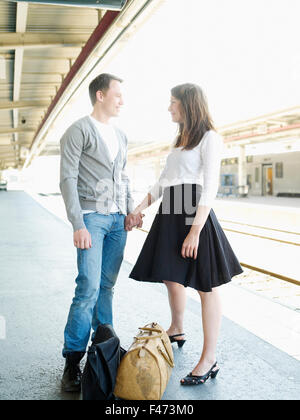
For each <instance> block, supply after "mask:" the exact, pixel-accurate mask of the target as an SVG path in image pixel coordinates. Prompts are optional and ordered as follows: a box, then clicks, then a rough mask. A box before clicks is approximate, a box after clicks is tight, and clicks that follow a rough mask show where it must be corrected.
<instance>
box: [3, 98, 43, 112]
mask: <svg viewBox="0 0 300 420" xmlns="http://www.w3.org/2000/svg"><path fill="white" fill-rule="evenodd" d="M47 106H49V101H45V100H39V101H1V102H0V111H3V110H5V111H7V110H12V109H26V108H46V107H47Z"/></svg>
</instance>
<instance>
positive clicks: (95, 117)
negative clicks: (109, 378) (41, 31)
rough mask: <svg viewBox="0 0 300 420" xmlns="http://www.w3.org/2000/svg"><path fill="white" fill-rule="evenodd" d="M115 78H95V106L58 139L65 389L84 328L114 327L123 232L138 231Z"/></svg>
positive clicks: (74, 385) (75, 372) (74, 382)
mask: <svg viewBox="0 0 300 420" xmlns="http://www.w3.org/2000/svg"><path fill="white" fill-rule="evenodd" d="M121 83H122V80H121V79H119V78H118V77H115V76H112V75H110V74H101V75H100V76H98V77H97V78H96V79H95V80H93V81H92V82H91V84H90V86H89V93H90V98H91V102H92V105H93V107H94V109H93V112H92V114H91V115H90V116H86V117H84V118H82V119H80V120H79V121H77V122H75V123H74V124H73V125H72V126H71V127H70V128H68V130H67V131H66V132H65V134H64V135H63V137H62V139H61V142H60V144H61V171H60V189H61V192H62V196H63V199H64V202H65V206H66V211H67V215H68V219H69V221H70V222H71V224H72V226H73V230H74V245H75V247H77V266H78V276H77V278H76V284H77V287H76V290H75V297H74V299H73V302H72V305H71V308H70V312H69V317H68V321H67V325H66V328H65V333H64V337H65V342H64V348H63V356H64V357H65V358H66V366H65V370H64V375H63V378H62V387H63V390H64V391H69V392H73V391H80V386H81V372H80V368H79V362H80V360H81V359H82V357H83V356H84V354H85V351H86V346H87V344H88V341H89V337H90V332H91V328H93V330H94V332H95V331H96V330H97V327H98V326H99V325H100V324H111V325H113V314H112V300H113V288H114V285H115V283H116V280H117V276H118V273H119V270H120V266H121V263H122V260H123V253H124V248H125V244H126V239H127V231H130V230H132V228H133V227H134V226H138V227H141V226H142V217H143V215H142V214H141V213H139V214H132V211H133V210H134V202H133V198H132V196H131V192H130V186H129V179H128V176H127V175H126V173H125V166H126V162H127V138H126V136H125V135H124V133H123V132H122V131H120V130H119V129H118V128H116V127H115V126H113V125H111V123H110V120H111V118H113V117H117V116H118V115H119V112H120V109H121V106H122V105H123V99H122V91H121Z"/></svg>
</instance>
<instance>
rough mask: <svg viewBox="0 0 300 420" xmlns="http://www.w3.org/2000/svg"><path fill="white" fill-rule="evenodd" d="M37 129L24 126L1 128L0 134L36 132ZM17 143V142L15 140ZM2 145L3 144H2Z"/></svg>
mask: <svg viewBox="0 0 300 420" xmlns="http://www.w3.org/2000/svg"><path fill="white" fill-rule="evenodd" d="M35 132H36V129H34V128H22V127H15V128H0V136H2V135H4V134H18V133H31V134H33V133H35ZM14 144H15V142H14ZM0 146H1V145H0Z"/></svg>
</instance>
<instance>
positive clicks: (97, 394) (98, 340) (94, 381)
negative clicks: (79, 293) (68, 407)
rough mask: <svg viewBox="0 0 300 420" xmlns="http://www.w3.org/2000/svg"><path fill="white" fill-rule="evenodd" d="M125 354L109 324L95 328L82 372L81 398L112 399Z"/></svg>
mask: <svg viewBox="0 0 300 420" xmlns="http://www.w3.org/2000/svg"><path fill="white" fill-rule="evenodd" d="M125 354H126V350H124V349H123V348H122V347H121V346H120V340H119V338H118V337H117V335H116V333H115V331H114V329H113V328H112V326H111V325H109V324H105V325H100V326H99V327H98V328H97V331H96V334H95V337H94V339H93V340H92V345H91V346H90V348H89V349H88V352H87V361H86V364H85V367H84V371H83V374H82V399H83V400H97V401H99V400H114V399H115V396H114V394H113V391H114V388H115V383H116V376H117V370H118V367H119V364H120V361H121V359H122V357H123V356H124V355H125Z"/></svg>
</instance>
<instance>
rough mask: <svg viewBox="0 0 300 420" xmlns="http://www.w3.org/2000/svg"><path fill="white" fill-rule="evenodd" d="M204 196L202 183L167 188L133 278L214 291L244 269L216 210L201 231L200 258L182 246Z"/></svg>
mask: <svg viewBox="0 0 300 420" xmlns="http://www.w3.org/2000/svg"><path fill="white" fill-rule="evenodd" d="M200 197H201V186H200V185H198V184H181V185H176V186H172V187H167V188H165V189H164V193H163V199H162V202H161V204H160V207H159V209H158V212H157V214H156V216H155V219H154V221H153V223H152V226H151V229H150V232H149V234H148V236H147V238H146V240H145V242H144V245H143V247H142V250H141V252H140V255H139V257H138V259H137V261H136V263H135V265H134V267H133V269H132V271H131V273H130V274H129V277H130V278H132V279H134V280H138V281H145V282H153V283H162V282H163V281H165V280H166V281H173V282H176V283H180V284H182V285H183V286H185V287H192V288H193V289H196V290H199V291H202V292H210V291H211V290H212V288H214V287H218V286H221V285H222V284H225V283H228V282H229V281H230V280H231V279H232V277H234V276H236V275H238V274H240V273H242V272H243V270H242V268H241V266H240V264H239V262H238V260H237V258H236V256H235V254H234V252H233V250H232V248H231V246H230V244H229V242H228V239H227V238H226V236H225V233H224V231H223V229H222V227H221V226H220V224H219V222H218V220H217V218H216V215H215V213H214V211H213V210H211V211H210V213H209V216H208V218H207V221H206V223H205V225H204V227H203V229H202V231H201V233H200V237H199V247H198V254H197V258H196V259H193V258H183V257H182V255H181V249H182V245H183V242H184V240H185V238H186V236H187V235H188V233H189V231H190V228H191V225H192V223H193V220H194V217H195V215H196V211H197V204H198V202H199V200H200Z"/></svg>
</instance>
